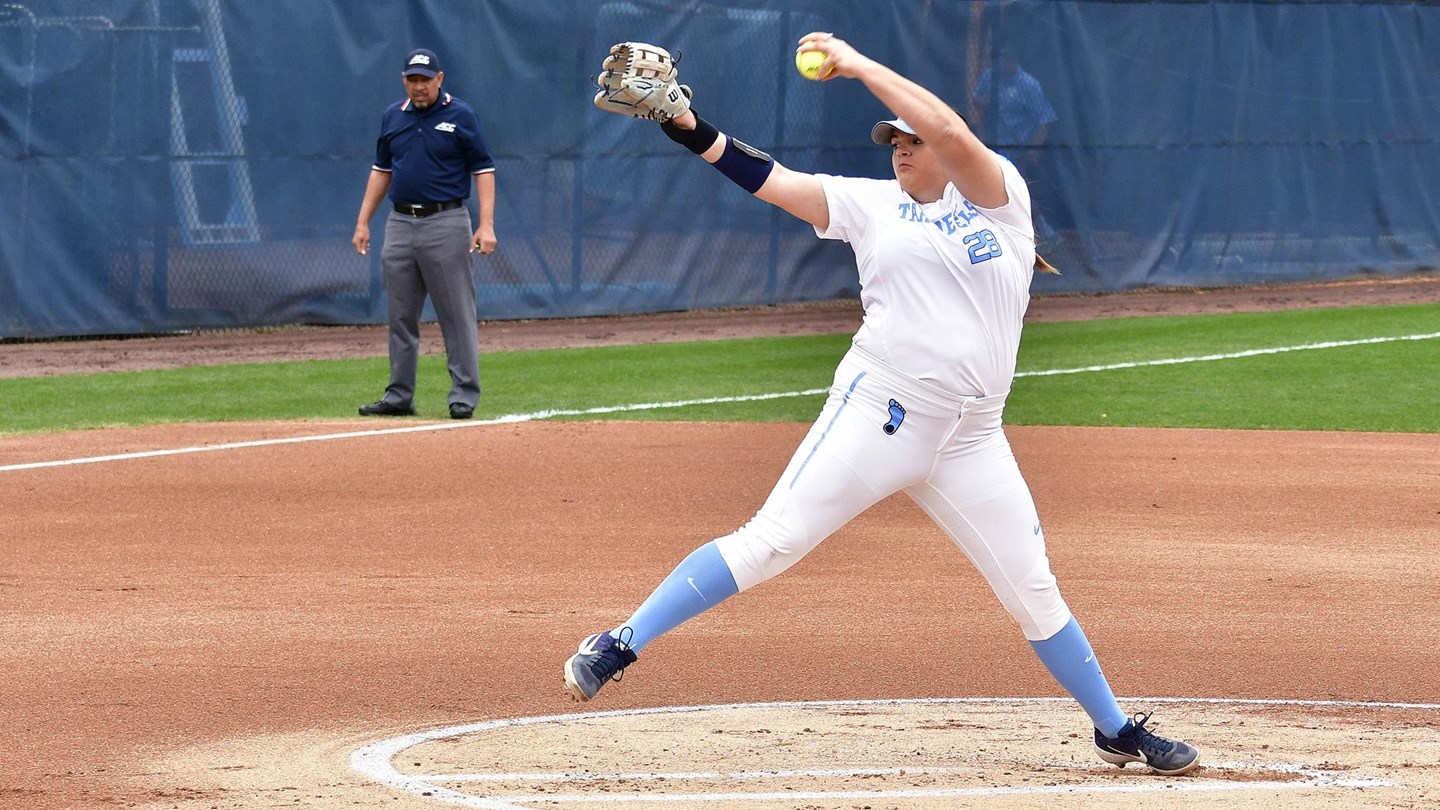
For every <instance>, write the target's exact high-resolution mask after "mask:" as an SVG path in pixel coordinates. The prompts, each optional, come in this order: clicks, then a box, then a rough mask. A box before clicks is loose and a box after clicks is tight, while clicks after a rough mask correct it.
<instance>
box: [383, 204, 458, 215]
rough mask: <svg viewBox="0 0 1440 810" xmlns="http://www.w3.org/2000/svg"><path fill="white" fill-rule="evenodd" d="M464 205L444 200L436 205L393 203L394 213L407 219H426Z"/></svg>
mask: <svg viewBox="0 0 1440 810" xmlns="http://www.w3.org/2000/svg"><path fill="white" fill-rule="evenodd" d="M464 204H465V201H464V200H446V201H445V202H438V203H395V213H397V214H404V215H405V216H408V217H428V216H430V215H431V214H438V213H440V212H441V211H451V210H454V209H456V208H459V207H460V206H462V205H464Z"/></svg>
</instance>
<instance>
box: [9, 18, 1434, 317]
mask: <svg viewBox="0 0 1440 810" xmlns="http://www.w3.org/2000/svg"><path fill="white" fill-rule="evenodd" d="M812 30H825V31H834V32H835V33H836V34H837V35H838V36H841V37H844V38H846V39H847V40H849V41H851V42H852V43H854V44H855V45H856V46H857V47H858V48H860V49H861V50H862V51H863V52H865V53H868V54H870V55H872V56H875V57H876V58H878V59H880V60H881V61H884V62H886V63H887V64H889V65H891V66H892V67H894V68H896V69H897V70H899V71H900V72H902V73H904V74H905V75H907V76H910V77H911V78H914V79H916V80H917V81H919V82H921V83H922V84H924V85H926V86H927V87H929V88H931V89H933V90H935V91H936V92H937V93H938V94H940V95H941V96H942V97H943V98H945V99H946V100H947V101H948V102H950V103H951V104H953V105H954V106H955V107H956V108H957V109H959V110H961V111H962V112H964V113H965V114H966V116H967V117H968V118H969V119H970V120H971V121H972V123H973V124H974V126H975V127H976V129H977V130H978V131H979V132H980V133H981V135H982V137H984V138H985V139H986V141H987V142H988V143H990V144H991V145H992V146H994V147H995V148H996V149H997V150H999V151H1001V152H1002V153H1004V154H1006V155H1008V156H1009V157H1011V159H1012V160H1014V161H1015V162H1016V163H1017V164H1018V165H1020V166H1021V167H1022V170H1023V171H1024V172H1025V174H1026V176H1027V179H1028V180H1029V181H1030V184H1031V188H1032V192H1033V196H1034V198H1035V201H1036V211H1037V215H1036V216H1037V219H1036V224H1037V229H1038V231H1039V233H1040V235H1041V245H1040V247H1041V253H1042V254H1043V255H1045V256H1046V257H1047V258H1048V259H1049V260H1050V261H1051V262H1052V263H1054V264H1056V265H1057V266H1059V267H1060V268H1061V269H1062V270H1063V271H1064V275H1062V276H1060V277H1058V278H1051V277H1043V278H1037V280H1036V284H1035V291H1036V292H1037V293H1044V292H1066V291H1107V290H1123V289H1131V288H1137V287H1145V286H1159V285H1165V286H1171V285H1182V286H1208V285H1230V284H1254V283H1268V282H1280V281H1297V280H1310V279H1325V278H1337V277H1345V276H1352V275H1356V274H1361V273H1374V274H1400V273H1407V272H1411V271H1415V270H1417V269H1421V268H1432V267H1435V266H1437V265H1440V247H1437V245H1440V125H1437V122H1440V4H1433V3H1421V2H1363V3H1362V2H1313V0H1312V2H1283V1H1278V0H1277V1H1276V2H1263V3H1260V2H1255V3H1251V2H1244V3H1242V2H1218V1H1217V2H1078V1H1075V2H1071V1H1068V0H1010V1H1008V2H999V1H998V0H997V1H996V2H958V1H954V2H952V1H950V0H823V2H822V1H821V0H784V1H783V2H782V1H781V0H771V1H766V0H750V1H748V2H747V1H746V0H729V2H725V1H723V0H722V2H668V0H653V1H652V0H551V1H550V2H544V3H536V2H533V0H486V2H469V3H460V2H446V1H445V0H410V1H409V2H404V3H354V2H340V0H307V2H298V3H297V2H291V0H9V2H6V3H4V4H0V212H3V213H0V338H17V337H18V338H34V337H51V336H65V335H76V336H84V335H101V334H134V333H149V332H162V331H174V330H181V329H202V328H231V327H247V326H258V325H270V324H287V323H325V324H358V323H381V322H383V321H384V306H385V303H384V295H383V289H382V285H381V276H380V266H379V255H380V251H379V250H378V249H374V250H371V251H370V253H369V255H368V256H358V255H356V254H355V252H354V251H353V249H351V247H350V237H351V234H352V232H353V229H354V224H355V216H356V213H357V211H358V209H359V204H360V198H361V195H362V192H363V189H364V185H365V179H366V176H367V174H368V172H369V167H370V162H371V160H372V158H373V155H374V142H375V136H376V134H377V132H378V128H379V121H380V114H381V112H382V111H383V110H384V108H385V106H386V105H387V104H389V103H391V102H392V101H395V100H398V99H399V98H400V97H401V95H402V87H401V80H400V77H399V73H400V65H401V62H402V61H403V58H404V55H405V53H406V52H407V51H408V50H410V49H411V48H413V47H429V48H432V49H434V50H435V51H437V52H438V53H439V54H440V56H441V59H442V61H443V64H444V67H445V69H446V75H447V81H446V89H447V90H449V91H450V92H452V93H454V94H455V95H457V96H459V97H460V98H463V99H465V100H466V101H468V102H470V103H471V104H472V105H474V106H475V107H476V108H477V110H478V111H479V113H480V116H481V120H482V121H483V123H484V125H485V127H486V129H487V134H488V136H489V140H490V142H491V145H492V147H493V149H494V152H495V157H496V162H497V167H498V168H497V175H496V179H497V187H498V203H497V213H496V217H495V221H496V230H497V232H498V235H499V239H500V250H499V251H498V252H497V253H496V254H495V255H494V256H489V257H483V258H477V259H476V283H477V286H478V289H479V311H478V312H477V317H479V318H482V319H507V318H548V317H568V316H581V315H598V314H613V313H634V312H649V311H663V310H679V309H693V308H707V307H726V306H742V305H755V304H770V303H778V302H788V301H804V300H820V299H827V298H837V297H846V296H854V295H856V294H857V290H856V280H855V272H854V263H853V259H852V257H851V255H850V253H849V250H848V248H847V247H846V246H844V245H843V244H839V243H832V242H822V241H820V240H818V239H816V238H815V237H814V235H813V232H812V231H811V230H810V228H809V227H808V226H806V225H805V224H803V223H801V222H799V221H797V220H794V219H792V218H790V217H788V216H787V215H785V214H783V213H781V212H779V211H778V210H775V209H773V208H771V207H770V206H767V205H764V204H762V203H759V202H757V201H755V200H753V199H751V198H750V197H749V196H748V195H746V194H745V193H744V192H743V191H741V190H740V189H738V188H737V187H735V186H734V185H732V184H730V183H729V182H728V181H726V180H724V179H723V178H722V177H721V176H720V175H719V174H718V173H716V172H714V171H711V170H709V169H707V168H706V167H704V166H703V165H701V164H700V163H699V162H698V161H697V160H696V159H695V158H694V157H693V156H692V155H690V154H689V153H688V152H686V151H685V150H683V149H680V148H679V147H676V146H675V145H674V144H672V143H671V142H670V141H669V140H667V139H666V138H665V137H664V135H663V134H662V133H661V132H660V131H659V129H658V127H656V126H654V125H653V124H648V123H643V122H638V121H630V120H625V119H623V118H621V117H619V116H613V115H607V114H605V113H601V112H599V111H597V110H595V109H594V108H593V107H592V106H591V103H590V97H591V94H592V92H593V90H592V85H591V77H592V76H593V75H594V74H595V73H596V72H597V69H598V66H599V63H600V60H601V58H602V57H603V55H604V54H605V53H606V51H607V49H608V47H609V46H610V44H612V43H613V42H616V41H620V40H627V39H634V40H643V41H647V42H653V43H656V44H661V45H664V46H666V47H668V48H670V49H672V50H676V51H679V52H681V53H682V54H683V56H682V61H681V77H682V80H683V81H685V82H686V83H687V84H690V85H691V86H693V87H694V88H695V93H696V98H695V104H696V107H697V109H698V110H699V111H701V113H702V114H703V115H704V116H705V117H706V118H707V119H708V120H710V121H712V122H714V123H715V124H717V125H718V126H719V127H720V128H721V129H723V130H725V131H727V132H731V133H733V134H735V135H736V136H737V137H740V138H742V139H744V140H745V141H747V142H749V143H752V144H754V145H756V146H759V147H760V148H763V149H766V150H767V151H769V152H771V153H772V154H773V155H774V156H775V157H776V158H777V159H779V160H780V161H781V162H783V163H785V164H786V165H788V166H791V167H794V168H797V169H801V170H806V171H820V172H827V173H832V174H858V175H868V176H877V177H883V176H888V175H889V172H890V169H889V161H888V155H887V154H886V150H884V149H883V148H879V147H875V146H873V145H872V144H870V143H869V138H868V133H869V130H870V126H871V124H872V123H873V122H874V121H876V120H877V119H880V118H884V117H889V113H888V111H887V110H885V109H884V108H883V107H882V106H881V105H880V104H879V103H878V102H877V101H875V99H874V98H873V97H872V96H870V95H869V94H868V93H866V92H865V91H864V89H863V88H862V87H861V86H859V85H858V83H856V82H851V81H832V82H827V83H817V82H809V81H805V80H804V79H802V78H801V77H800V76H799V75H798V74H797V73H796V71H795V70H794V68H793V66H792V53H793V50H794V47H795V41H796V40H797V39H798V38H799V37H800V36H801V35H803V34H804V33H806V32H808V31H812ZM472 215H473V204H472ZM372 228H373V229H374V232H375V236H376V239H377V240H378V239H380V238H381V237H382V236H383V219H382V218H381V217H379V216H377V217H376V219H375V221H374V222H373V223H372Z"/></svg>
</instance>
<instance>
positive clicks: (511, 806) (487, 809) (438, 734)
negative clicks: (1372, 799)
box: [350, 697, 1440, 810]
mask: <svg viewBox="0 0 1440 810" xmlns="http://www.w3.org/2000/svg"><path fill="white" fill-rule="evenodd" d="M1121 700H1122V701H1123V702H1126V703H1152V704H1153V703H1167V704H1202V705H1205V704H1210V705H1239V706H1294V707H1311V708H1319V707H1349V708H1368V709H1416V710H1424V711H1440V703H1402V702H1387V701H1349V700H1272V699H1260V698H1234V699H1231V698H1178V697H1126V698H1121ZM1069 702H1071V701H1070V699H1069V698H1060V697H1052V698H993V697H976V698H908V699H906V698H897V699H875V700H816V701H785V702H774V703H763V702H760V703H733V704H711V705H703V706H657V707H650V708H643V709H619V710H612V711H602V712H585V713H579V714H556V715H545V716H540V717H518V718H512V719H507V720H488V721H485V722H480V723H470V724H466V725H459V726H450V727H448V728H439V729H432V730H430V731H423V732H419V733H415V734H407V735H404V736H401V737H395V738H392V739H388V740H382V741H380V742H377V743H373V744H371V745H367V746H365V747H364V748H361V749H359V750H357V751H355V752H354V753H352V754H351V755H350V767H351V768H352V769H354V770H355V771H356V772H358V773H360V774H362V775H364V776H366V777H368V778H370V779H371V780H373V781H375V782H378V783H380V784H384V785H388V786H389V787H392V788H395V789H397V790H401V791H405V792H408V793H414V794H421V795H424V796H426V797H429V798H434V799H436V800H438V801H442V802H445V803H447V804H453V805H458V806H461V807H474V808H483V809H484V810H527V809H526V808H525V807H524V806H522V804H516V802H520V803H524V804H532V805H533V804H537V803H559V802H564V803H619V804H625V803H639V802H730V801H752V802H754V801H770V800H778V801H784V800H801V799H804V800H813V801H821V800H849V799H857V800H858V799H887V798H888V799H900V798H944V797H965V796H1000V795H1022V794H1023V795H1043V794H1121V793H1144V792H1215V791H1225V790H1231V791H1233V790H1255V789H1270V790H1289V789H1296V788H1340V789H1359V788H1379V787H1394V786H1395V783H1394V782H1390V781H1388V780H1385V779H1378V778H1371V777H1353V776H1345V775H1342V774H1340V773H1337V772H1334V771H1329V770H1326V769H1323V768H1317V767H1311V766H1305V765H1296V764H1293V763H1264V762H1211V763H1206V765H1207V766H1208V767H1212V768H1227V769H1231V770H1243V771H1247V772H1261V773H1264V772H1269V773H1282V774H1294V775H1298V776H1302V777H1304V779H1303V780H1291V781H1270V780H1266V781H1252V782H1244V783H1238V784H1237V783H1229V782H1199V781H1190V780H1161V779H1156V780H1154V784H1153V785H1135V784H1124V785H1069V786H1066V785H1047V786H1034V787H988V788H952V789H914V790H904V789H902V790H889V791H834V792H826V791H813V792H801V791H784V792H783V793H760V792H755V793H737V792H728V793H684V794H659V793H654V794H617V793H606V794H604V795H591V794H576V795H558V794H553V793H540V794H533V795H520V796H506V797H504V798H497V797H492V796H476V795H472V794H468V793H461V792H458V791H454V790H450V789H448V788H445V787H441V785H440V783H449V784H458V783H475V782H482V783H483V782H500V781H531V782H547V781H548V782H551V783H557V782H559V783H563V782H583V781H594V780H619V779H653V780H659V779H669V780H677V781H678V780H697V781H698V780H713V779H752V780H762V779H774V778H785V777H791V778H794V777H805V776H819V777H834V776H885V775H892V774H893V775H896V776H899V775H903V774H912V773H913V774H944V773H951V772H956V771H959V770H961V769H957V768H880V769H836V768H826V769H815V770H786V771H737V772H712V771H699V772H675V773H648V774H640V773H616V774H590V773H583V774H575V773H551V774H545V773H514V774H402V773H400V772H399V771H397V770H396V769H395V767H394V765H393V764H392V760H393V759H394V758H395V757H396V756H397V755H398V754H400V753H401V752H403V751H405V750H407V749H410V748H413V747H415V746H417V745H420V744H422V743H426V742H432V741H434V740H441V739H448V738H452V737H460V736H465V735H470V734H477V733H480V732H485V731H492V730H495V729H502V728H518V727H522V726H533V725H541V724H546V723H560V722H574V721H581V720H598V719H606V718H614V717H638V716H643V715H653V714H692V713H697V712H709V711H736V710H740V711H744V710H771V709H826V708H834V707H856V706H905V705H947V704H960V705H965V704H969V705H996V704H1003V705H1015V704H1036V703H1069ZM1057 767H1069V766H1068V765H1065V766H1058V765H1057Z"/></svg>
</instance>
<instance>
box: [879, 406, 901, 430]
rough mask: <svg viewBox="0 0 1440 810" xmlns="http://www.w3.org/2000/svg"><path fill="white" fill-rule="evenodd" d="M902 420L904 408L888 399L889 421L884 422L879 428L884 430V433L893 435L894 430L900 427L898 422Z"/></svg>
mask: <svg viewBox="0 0 1440 810" xmlns="http://www.w3.org/2000/svg"><path fill="white" fill-rule="evenodd" d="M904 421H905V408H904V407H902V406H901V405H900V403H898V402H896V401H895V400H893V399H892V400H890V421H889V422H886V423H885V426H884V427H882V428H880V429H881V430H883V431H885V435H887V436H894V435H895V431H897V430H899V429H900V423H901V422H904Z"/></svg>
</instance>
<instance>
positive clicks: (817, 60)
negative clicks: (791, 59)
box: [795, 51, 828, 81]
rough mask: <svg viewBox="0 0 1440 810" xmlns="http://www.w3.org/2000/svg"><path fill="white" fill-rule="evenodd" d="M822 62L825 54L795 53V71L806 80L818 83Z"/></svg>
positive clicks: (817, 52)
mask: <svg viewBox="0 0 1440 810" xmlns="http://www.w3.org/2000/svg"><path fill="white" fill-rule="evenodd" d="M824 62H825V54H824V53H823V52H821V51H796V52H795V69H796V70H798V71H800V75H801V76H804V77H805V78H807V79H811V80H814V81H819V79H820V65H821V64H823V63H824ZM827 73H828V71H827Z"/></svg>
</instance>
